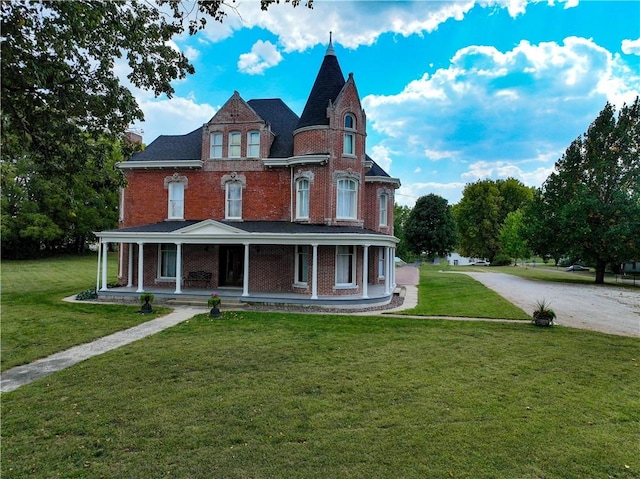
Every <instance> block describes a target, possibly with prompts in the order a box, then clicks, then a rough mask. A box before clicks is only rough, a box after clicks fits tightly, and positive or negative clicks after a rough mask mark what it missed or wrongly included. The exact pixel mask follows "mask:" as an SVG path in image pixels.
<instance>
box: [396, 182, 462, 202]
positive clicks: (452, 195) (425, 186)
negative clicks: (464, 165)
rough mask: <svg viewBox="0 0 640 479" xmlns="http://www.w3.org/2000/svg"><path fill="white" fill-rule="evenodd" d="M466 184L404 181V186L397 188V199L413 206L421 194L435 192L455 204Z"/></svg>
mask: <svg viewBox="0 0 640 479" xmlns="http://www.w3.org/2000/svg"><path fill="white" fill-rule="evenodd" d="M464 186H465V183H463V182H451V183H439V182H436V181H430V182H416V183H405V182H403V183H402V186H400V188H399V189H397V190H396V195H395V201H396V203H398V204H399V205H402V206H410V207H413V206H414V205H415V203H416V201H417V200H418V198H420V197H421V196H425V195H429V194H434V195H438V196H442V197H443V198H446V199H447V201H448V202H449V204H450V205H453V204H455V203H457V202H458V201H460V199H461V198H462V190H463V189H464Z"/></svg>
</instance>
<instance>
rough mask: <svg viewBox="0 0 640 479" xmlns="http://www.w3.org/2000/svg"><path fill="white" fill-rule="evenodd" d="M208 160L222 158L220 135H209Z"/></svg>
mask: <svg viewBox="0 0 640 479" xmlns="http://www.w3.org/2000/svg"><path fill="white" fill-rule="evenodd" d="M210 138H211V143H210V153H209V158H222V133H211V137H210Z"/></svg>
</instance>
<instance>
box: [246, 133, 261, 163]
mask: <svg viewBox="0 0 640 479" xmlns="http://www.w3.org/2000/svg"><path fill="white" fill-rule="evenodd" d="M259 157H260V132H259V131H250V132H249V133H247V158H259Z"/></svg>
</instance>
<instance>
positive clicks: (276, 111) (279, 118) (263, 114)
mask: <svg viewBox="0 0 640 479" xmlns="http://www.w3.org/2000/svg"><path fill="white" fill-rule="evenodd" d="M247 104H248V105H249V106H250V107H251V108H253V110H254V111H255V112H256V113H257V114H258V115H259V116H260V118H262V119H263V120H265V121H268V122H269V123H270V124H271V131H272V132H273V133H274V134H275V135H276V137H275V139H274V141H273V144H272V145H271V151H270V152H269V158H289V157H290V156H293V130H295V128H296V125H297V124H298V120H299V118H298V115H296V114H295V113H294V112H293V111H291V108H289V107H288V106H287V105H286V104H285V103H284V102H283V101H282V100H281V99H280V98H272V99H265V100H249V101H248V102H247Z"/></svg>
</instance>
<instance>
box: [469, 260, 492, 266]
mask: <svg viewBox="0 0 640 479" xmlns="http://www.w3.org/2000/svg"><path fill="white" fill-rule="evenodd" d="M490 264H491V263H489V262H488V261H484V260H481V261H476V262H474V263H471V266H489V265H490Z"/></svg>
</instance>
